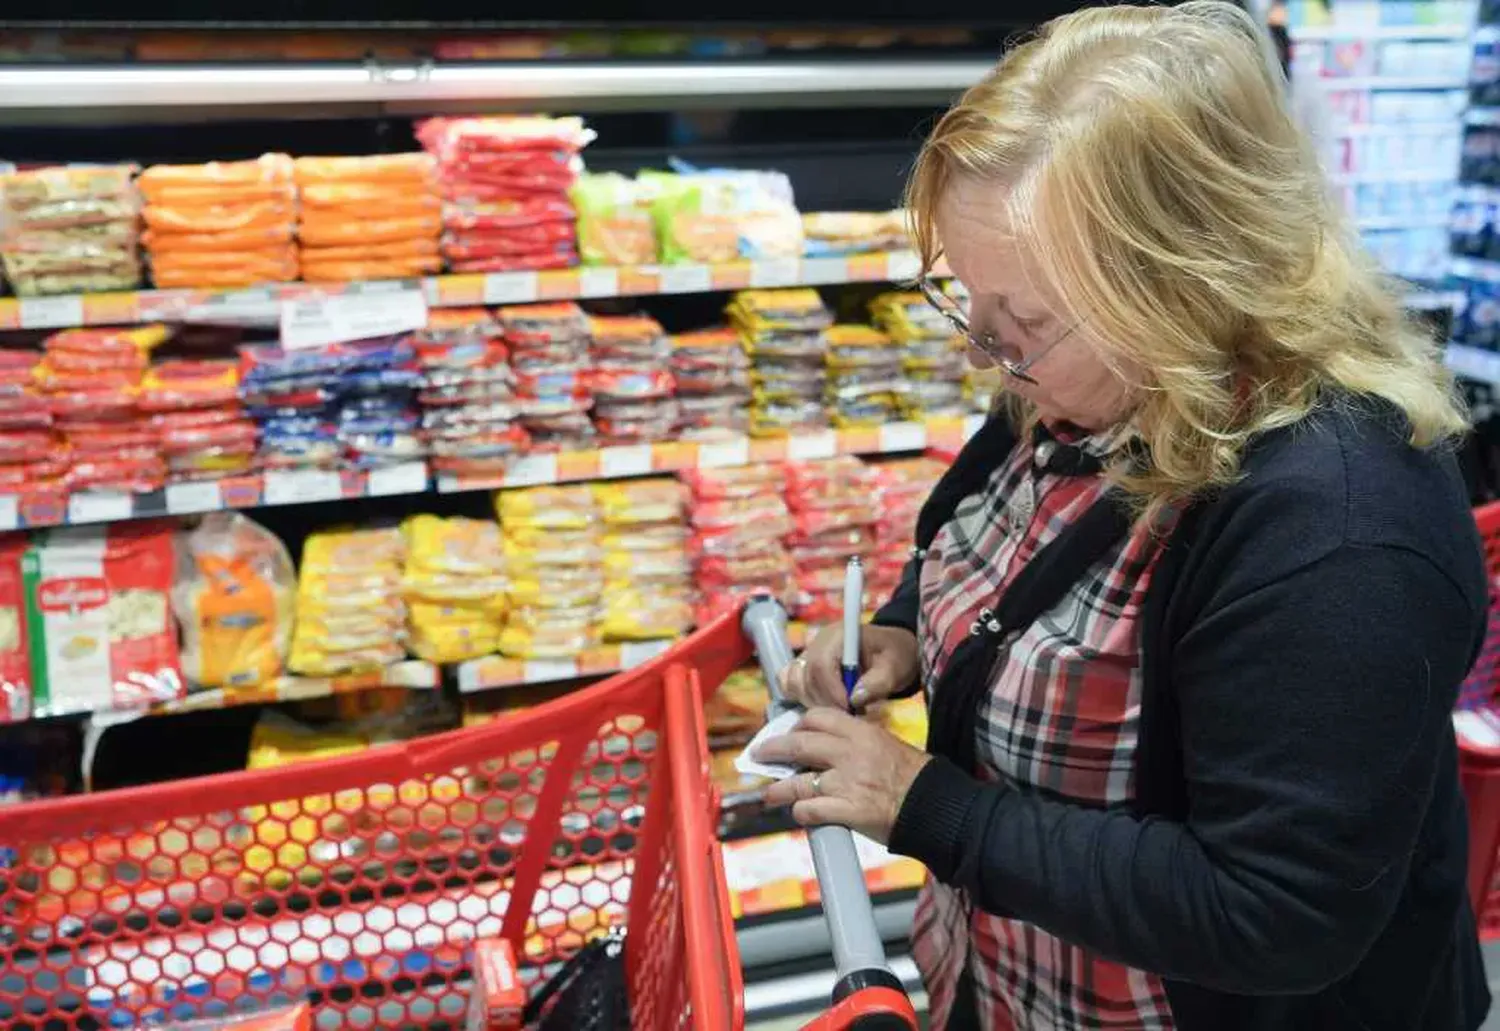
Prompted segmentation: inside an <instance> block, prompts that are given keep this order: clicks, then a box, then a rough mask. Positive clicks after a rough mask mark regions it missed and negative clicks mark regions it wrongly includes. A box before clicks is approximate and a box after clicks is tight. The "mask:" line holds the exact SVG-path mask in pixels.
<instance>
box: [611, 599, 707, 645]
mask: <svg viewBox="0 0 1500 1031" xmlns="http://www.w3.org/2000/svg"><path fill="white" fill-rule="evenodd" d="M690 599H691V596H690V594H689V593H688V592H687V591H679V592H675V593H674V592H673V591H671V590H657V591H651V592H647V591H643V590H633V589H632V590H625V591H620V592H618V593H612V594H610V596H609V599H608V601H607V602H606V603H605V606H604V615H603V617H602V618H601V619H600V620H599V632H600V635H601V636H602V637H603V639H604V640H606V641H657V640H663V639H666V638H671V637H680V636H682V635H683V634H686V633H687V632H688V631H689V630H690V629H691V628H692V626H693V604H692V601H691V600H690Z"/></svg>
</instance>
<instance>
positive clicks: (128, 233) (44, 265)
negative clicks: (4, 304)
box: [0, 165, 141, 297]
mask: <svg viewBox="0 0 1500 1031" xmlns="http://www.w3.org/2000/svg"><path fill="white" fill-rule="evenodd" d="M135 171H136V170H135V168H134V167H133V166H131V165H96V166H80V167H63V168H43V169H38V170H35V171H30V172H15V173H12V174H10V175H6V176H3V177H0V201H3V212H4V217H3V218H0V225H3V227H4V231H3V235H0V262H3V264H4V267H5V277H6V278H7V279H9V280H10V284H11V287H12V289H14V290H15V292H16V293H17V294H19V295H21V296H23V297H27V296H34V295H38V294H68V293H90V292H103V291H108V290H130V289H132V288H134V287H137V286H139V285H140V283H141V260H140V254H139V250H138V244H139V239H140V201H139V198H138V195H137V194H136V191H135V187H134V186H133V185H132V183H131V176H132V175H134V174H135Z"/></svg>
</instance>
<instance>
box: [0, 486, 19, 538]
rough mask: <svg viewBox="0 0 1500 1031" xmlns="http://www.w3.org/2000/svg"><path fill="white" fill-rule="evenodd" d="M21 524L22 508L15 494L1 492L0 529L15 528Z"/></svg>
mask: <svg viewBox="0 0 1500 1031" xmlns="http://www.w3.org/2000/svg"><path fill="white" fill-rule="evenodd" d="M20 526H21V510H20V506H19V504H18V503H17V500H16V496H15V495H14V494H0V530H15V529H19V528H20Z"/></svg>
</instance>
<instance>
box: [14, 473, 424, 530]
mask: <svg viewBox="0 0 1500 1031" xmlns="http://www.w3.org/2000/svg"><path fill="white" fill-rule="evenodd" d="M429 482H430V477H429V476H428V472H427V464H426V463H425V462H402V463H400V464H398V465H392V466H387V467H386V468H383V469H375V470H371V471H370V472H358V471H353V470H347V471H344V472H324V471H321V470H309V469H298V470H282V471H273V472H266V473H261V474H258V475H255V476H237V477H232V478H228V479H223V480H206V481H203V482H199V483H178V484H172V485H170V486H168V487H166V488H165V489H163V490H157V491H152V492H150V493H148V494H122V493H113V492H101V491H79V492H77V493H75V494H71V495H69V494H64V493H61V492H37V493H29V494H20V495H15V494H10V495H0V530H17V529H33V528H39V527H44V526H60V525H64V524H66V525H70V526H76V525H80V524H86V523H108V522H119V521H121V520H125V519H151V518H155V517H158V516H169V515H191V514H193V513H198V512H216V511H221V510H225V509H236V508H258V507H260V506H262V505H271V506H274V505H300V504H306V503H308V502H314V501H339V500H351V499H354V498H368V497H383V496H387V495H394V494H421V493H423V492H424V491H426V490H427V488H428V484H429Z"/></svg>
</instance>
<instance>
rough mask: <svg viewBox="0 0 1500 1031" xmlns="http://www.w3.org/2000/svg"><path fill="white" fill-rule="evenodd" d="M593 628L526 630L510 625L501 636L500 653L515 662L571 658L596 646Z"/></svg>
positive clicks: (526, 628)
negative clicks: (515, 660) (516, 660)
mask: <svg viewBox="0 0 1500 1031" xmlns="http://www.w3.org/2000/svg"><path fill="white" fill-rule="evenodd" d="M598 644H599V635H598V633H597V631H596V630H595V629H594V628H593V627H592V626H588V627H582V626H557V627H552V626H549V627H540V628H537V627H527V626H521V625H518V624H516V623H511V624H509V625H507V626H506V628H505V629H504V630H503V631H502V632H501V634H500V653H501V654H502V655H506V656H509V657H510V658H513V659H571V658H574V657H576V656H578V655H579V654H581V653H583V652H585V651H587V650H588V649H590V648H594V647H597V646H598Z"/></svg>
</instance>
